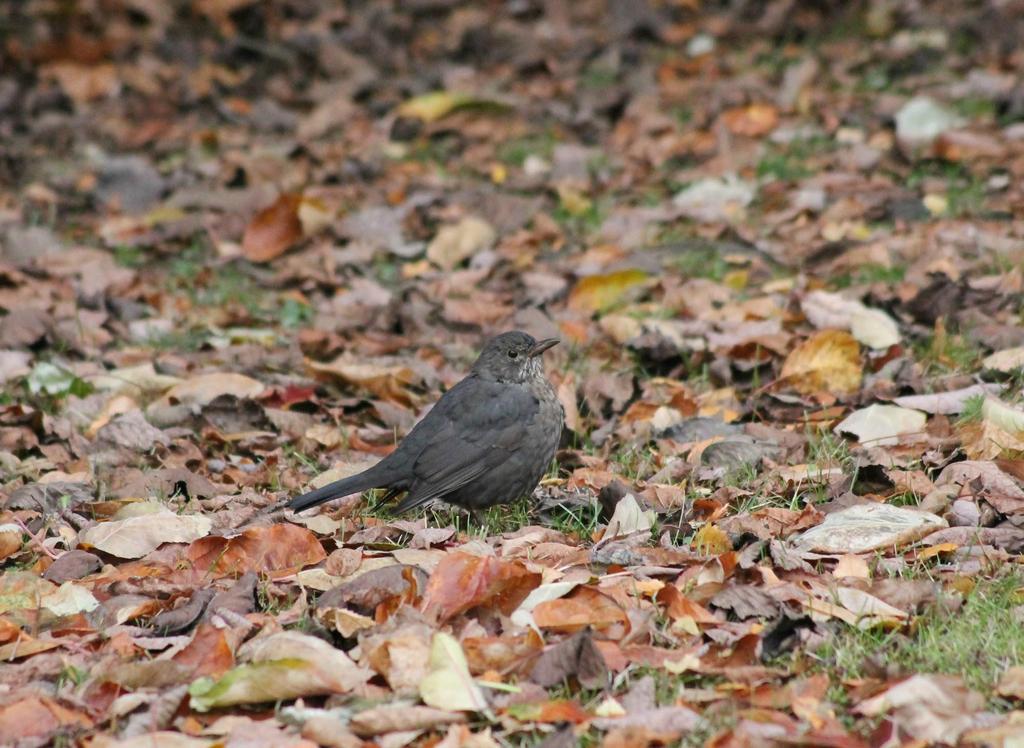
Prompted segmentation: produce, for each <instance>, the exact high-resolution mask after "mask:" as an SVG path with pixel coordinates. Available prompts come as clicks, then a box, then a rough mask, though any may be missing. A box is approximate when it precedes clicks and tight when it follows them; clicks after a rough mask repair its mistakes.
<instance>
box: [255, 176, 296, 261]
mask: <svg viewBox="0 0 1024 748" xmlns="http://www.w3.org/2000/svg"><path fill="white" fill-rule="evenodd" d="M301 205H302V195H300V194H297V193H284V194H282V195H280V196H279V197H278V198H277V200H275V201H274V202H273V203H271V204H270V205H269V206H268V207H266V208H264V209H263V210H261V211H260V212H259V213H257V214H256V215H255V216H253V217H252V220H251V221H249V225H248V226H246V227H245V234H244V235H243V236H242V252H243V253H244V254H245V256H246V258H247V259H249V260H251V261H252V262H269V261H270V260H273V259H274V258H275V257H278V256H280V255H282V254H284V252H285V251H287V250H288V249H289V248H290V247H292V246H294V245H295V244H297V243H298V241H299V240H300V239H302V221H301V219H300V218H299V207H300V206H301Z"/></svg>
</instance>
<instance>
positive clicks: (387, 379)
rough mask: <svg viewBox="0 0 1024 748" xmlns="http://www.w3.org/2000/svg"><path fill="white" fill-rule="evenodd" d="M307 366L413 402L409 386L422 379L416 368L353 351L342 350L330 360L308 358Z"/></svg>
mask: <svg viewBox="0 0 1024 748" xmlns="http://www.w3.org/2000/svg"><path fill="white" fill-rule="evenodd" d="M306 366H308V367H309V368H310V369H311V370H313V371H315V372H318V373H321V374H328V375H330V376H331V377H334V378H337V379H340V380H341V381H342V382H345V383H346V384H349V385H352V386H354V387H358V388H361V389H364V390H366V391H368V392H371V393H373V394H374V395H376V396H377V397H379V398H381V399H383V400H394V401H397V402H409V400H410V397H409V392H408V386H409V385H410V384H412V383H414V382H416V381H418V380H419V377H418V376H417V375H416V374H415V372H413V370H412V369H410V368H409V367H407V366H404V365H402V364H384V363H374V362H372V361H366V360H358V361H357V360H355V359H353V358H352V357H351V356H350V355H349V354H342V355H341V356H338V357H337V358H335V359H334V360H333V361H331V362H329V363H320V362H318V361H311V360H307V361H306Z"/></svg>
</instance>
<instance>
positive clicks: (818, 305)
mask: <svg viewBox="0 0 1024 748" xmlns="http://www.w3.org/2000/svg"><path fill="white" fill-rule="evenodd" d="M800 308H801V309H802V310H803V312H804V315H806V317H807V319H808V320H810V322H811V324H812V325H814V326H815V327H816V328H818V329H819V330H821V329H825V328H835V329H839V330H848V331H849V332H851V333H852V334H853V337H854V338H855V339H856V340H857V342H859V343H862V344H863V345H866V346H867V347H869V348H874V349H886V348H889V347H890V346H893V345H896V344H898V343H899V342H900V331H899V326H898V325H897V324H896V321H895V320H894V319H893V318H892V317H890V316H889V315H888V314H886V313H885V312H883V311H881V310H880V309H872V308H870V307H867V306H865V305H864V304H863V303H861V302H860V301H857V300H856V299H848V298H846V297H845V296H842V295H840V294H837V293H830V292H828V291H811V292H810V293H808V294H807V295H806V296H804V298H803V299H802V300H801V302H800Z"/></svg>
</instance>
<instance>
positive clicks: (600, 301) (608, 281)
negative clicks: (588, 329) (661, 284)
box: [568, 270, 648, 313]
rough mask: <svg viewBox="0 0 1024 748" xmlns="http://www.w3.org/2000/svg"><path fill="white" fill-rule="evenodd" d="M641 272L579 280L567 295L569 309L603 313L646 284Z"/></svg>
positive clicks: (616, 273) (610, 274)
mask: <svg viewBox="0 0 1024 748" xmlns="http://www.w3.org/2000/svg"><path fill="white" fill-rule="evenodd" d="M647 278H648V276H647V273H645V272H644V271H642V270H619V271H616V272H614V273H607V274H605V275H588V276H586V277H584V278H581V279H580V280H579V281H578V282H577V283H576V285H575V286H573V289H572V291H571V292H570V293H569V302H568V304H569V308H570V309H576V310H579V311H583V312H591V313H593V312H603V311H605V310H607V309H609V308H611V307H613V306H616V305H617V304H619V303H620V302H622V301H623V300H624V299H625V297H626V296H627V294H629V293H630V292H632V291H634V290H636V289H639V288H642V287H644V286H645V285H646V283H647Z"/></svg>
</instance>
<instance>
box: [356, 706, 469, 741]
mask: <svg viewBox="0 0 1024 748" xmlns="http://www.w3.org/2000/svg"><path fill="white" fill-rule="evenodd" d="M465 721H466V715H464V714H459V713H453V712H451V711H448V710H445V709H434V708H433V707H429V706H378V707H374V708H372V709H365V710H363V711H361V712H359V713H358V714H356V715H354V716H353V717H352V720H351V721H350V722H349V728H350V729H351V730H352V732H354V733H355V734H356V735H360V736H362V737H372V736H374V735H384V734H386V733H389V732H404V731H407V730H432V729H436V728H438V727H443V726H444V725H451V724H455V723H458V722H465Z"/></svg>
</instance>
